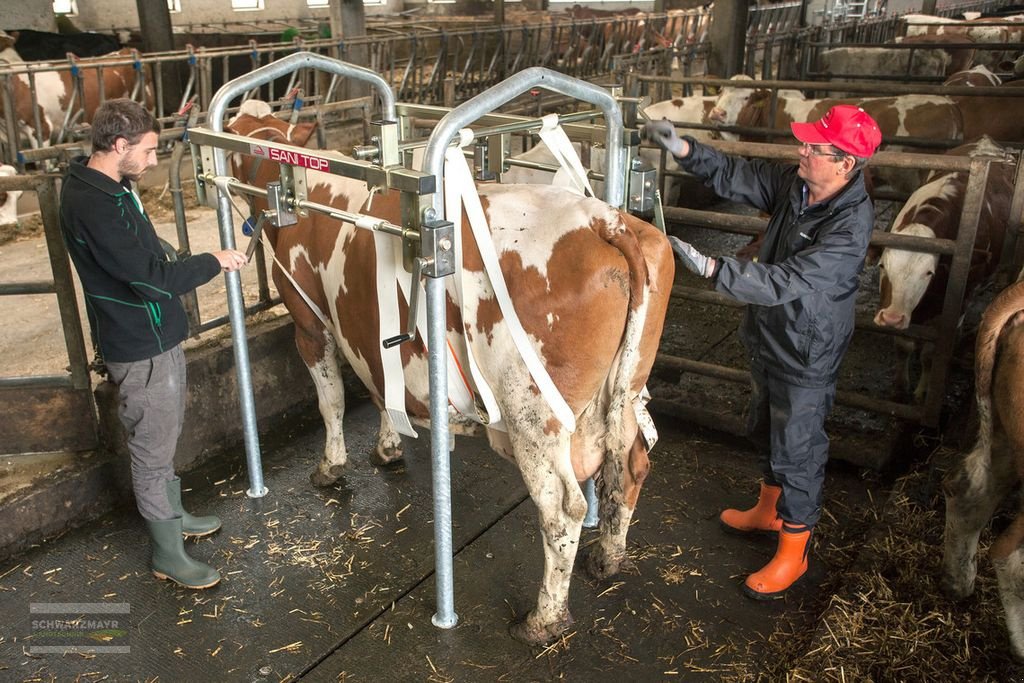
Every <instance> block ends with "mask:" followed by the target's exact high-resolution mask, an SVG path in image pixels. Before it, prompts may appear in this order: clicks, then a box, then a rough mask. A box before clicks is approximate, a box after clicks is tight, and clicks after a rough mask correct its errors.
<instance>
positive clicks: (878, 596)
mask: <svg viewBox="0 0 1024 683" xmlns="http://www.w3.org/2000/svg"><path fill="white" fill-rule="evenodd" d="M954 457H958V456H957V454H956V452H955V451H953V450H952V449H950V448H948V447H939V448H937V449H935V451H934V452H933V453H932V457H930V458H929V461H928V462H926V463H923V464H922V465H920V466H919V468H918V469H917V470H916V471H914V472H912V473H910V474H907V475H905V476H903V477H902V478H900V479H898V480H897V481H896V483H895V485H894V487H893V490H892V493H891V495H890V497H889V500H888V503H887V504H886V507H885V510H884V512H883V515H882V519H881V520H879V523H877V524H876V523H875V521H874V520H872V519H870V517H871V512H870V511H865V513H864V517H865V518H864V520H863V521H864V523H865V524H867V525H869V529H868V533H867V536H866V538H865V539H864V542H863V543H853V544H852V545H849V546H841V545H836V544H835V543H834V540H835V539H834V538H833V534H834V532H835V531H836V530H835V529H834V528H832V525H831V523H829V524H828V525H826V524H825V520H824V519H823V521H822V524H821V525H820V529H821V532H822V533H821V534H820V535H819V538H818V541H819V543H818V546H817V548H816V549H815V551H814V553H815V554H817V555H819V556H820V555H822V554H823V553H828V556H829V560H830V563H833V562H834V564H833V566H834V567H836V569H834V570H833V571H831V572H830V573H829V576H828V579H827V582H828V584H830V585H828V584H827V585H825V586H823V587H822V588H823V589H822V590H821V591H820V592H819V593H818V594H819V595H821V596H822V600H827V604H822V605H818V606H813V605H807V606H805V607H807V608H810V609H820V610H821V618H820V619H819V620H818V622H817V626H816V627H815V629H814V630H813V631H808V630H807V629H806V628H805V627H804V626H803V624H805V623H806V620H805V619H800V618H794V619H793V620H792V621H786V620H784V621H781V622H780V623H779V625H778V627H777V628H776V630H775V632H774V633H772V635H771V636H770V637H769V639H768V643H767V649H766V650H765V651H764V654H762V656H761V658H760V661H757V660H753V659H747V660H746V661H747V662H748V663H747V664H745V666H743V667H739V668H740V669H741V670H738V671H736V673H735V675H730V676H728V677H727V678H726V680H734V681H760V680H772V681H816V682H817V681H843V682H846V681H850V682H852V681H876V682H879V683H881V682H883V681H886V682H888V681H900V682H902V681H929V682H931V681H1014V680H1022V678H1024V667H1022V666H1020V665H1018V664H1016V663H1015V662H1014V661H1013V659H1012V657H1011V655H1010V649H1009V647H1010V646H1009V640H1008V638H1007V635H1006V628H1005V624H1004V622H1003V612H1002V606H1001V604H1000V602H999V594H998V586H997V584H996V579H995V573H994V571H993V570H992V566H991V564H990V563H989V562H988V557H987V553H988V547H989V545H990V544H991V542H992V540H993V532H992V531H991V530H988V531H986V532H984V533H983V534H982V538H981V544H980V548H979V563H978V579H977V582H976V587H975V593H974V595H973V596H971V597H970V598H968V599H967V600H965V601H963V602H962V603H956V602H954V601H952V600H951V599H949V598H947V597H946V596H945V595H944V594H943V592H942V590H941V585H940V580H941V563H942V531H943V524H944V516H943V515H944V511H943V505H944V503H943V498H942V492H941V487H939V486H937V482H938V481H939V478H938V477H937V476H936V474H937V473H938V474H939V475H941V467H939V468H938V470H937V469H936V464H937V463H939V462H942V461H947V462H948V461H949V459H951V458H954ZM826 519H827V518H826ZM1008 521H1009V519H1008V518H1007V517H1006V516H1005V515H1004V516H997V519H996V521H995V524H994V526H995V527H996V528H997V529H1001V528H1002V527H1004V526H1005V525H1006V524H1007V523H1008ZM822 541H824V546H823V545H822V544H821V542H822ZM840 565H845V566H846V568H845V569H838V567H839V566H840ZM762 646H763V644H762Z"/></svg>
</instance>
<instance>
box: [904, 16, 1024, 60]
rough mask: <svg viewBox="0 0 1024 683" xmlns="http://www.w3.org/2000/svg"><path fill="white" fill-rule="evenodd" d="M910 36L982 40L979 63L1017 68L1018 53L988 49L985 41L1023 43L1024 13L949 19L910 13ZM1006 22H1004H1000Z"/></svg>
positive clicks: (977, 55) (905, 19)
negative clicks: (1014, 66) (1014, 62)
mask: <svg viewBox="0 0 1024 683" xmlns="http://www.w3.org/2000/svg"><path fill="white" fill-rule="evenodd" d="M902 19H903V21H904V22H905V23H906V35H907V36H908V37H909V36H943V35H948V36H962V37H964V38H965V39H967V40H965V41H964V42H968V41H971V42H974V43H978V47H977V48H976V50H977V52H976V55H975V62H976V63H978V64H984V65H985V66H987V67H990V68H993V69H995V70H996V71H1009V70H1010V69H1012V68H1013V60H1014V59H1016V54H1015V53H1013V52H1011V51H1007V50H1002V49H998V48H993V49H984V48H985V46H984V45H983V44H984V43H989V44H995V45H1003V44H1005V43H1019V42H1021V40H1022V39H1024V15H1020V14H1017V15H1011V16H1006V17H983V18H977V19H965V20H957V19H948V18H945V17H933V16H930V15H926V14H907V15H904V16H903V17H902ZM1000 24H1002V25H1000Z"/></svg>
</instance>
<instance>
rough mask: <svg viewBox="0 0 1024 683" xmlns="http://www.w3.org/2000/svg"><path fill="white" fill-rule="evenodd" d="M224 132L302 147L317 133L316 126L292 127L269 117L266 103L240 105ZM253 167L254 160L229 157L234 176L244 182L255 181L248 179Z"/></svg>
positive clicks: (298, 125)
mask: <svg viewBox="0 0 1024 683" xmlns="http://www.w3.org/2000/svg"><path fill="white" fill-rule="evenodd" d="M249 112H253V113H249ZM226 130H227V131H228V132H231V133H234V134H236V135H245V136H246V137H252V138H257V139H259V140H268V141H270V142H283V143H285V144H289V145H295V146H297V147H304V146H305V145H306V143H307V142H308V141H309V138H310V137H311V136H312V135H313V132H314V131H315V130H316V122H315V121H314V122H310V123H296V124H291V123H288V122H287V121H282V120H281V119H279V118H277V117H276V116H274V115H273V113H271V109H270V105H268V104H266V103H265V102H260V101H259V100H246V101H245V102H243V103H242V107H241V108H240V109H239V111H238V114H236V115H235V116H234V117H233V118H232V119H231V120H230V121H228V125H227V126H226ZM255 163H256V161H255V160H254V158H253V157H250V156H247V155H241V154H232V155H231V166H232V169H233V171H234V174H235V176H237V177H239V178H241V179H242V180H243V181H244V182H254V181H255V178H252V177H250V176H251V174H252V171H253V169H254V164H255ZM272 168H276V167H272ZM275 172H276V171H275Z"/></svg>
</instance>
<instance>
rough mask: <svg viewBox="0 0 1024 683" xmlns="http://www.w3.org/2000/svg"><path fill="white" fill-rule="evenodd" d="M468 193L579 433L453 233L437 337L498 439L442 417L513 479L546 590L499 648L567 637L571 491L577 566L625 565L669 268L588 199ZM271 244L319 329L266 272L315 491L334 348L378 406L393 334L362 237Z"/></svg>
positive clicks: (338, 468) (249, 127) (338, 412)
mask: <svg viewBox="0 0 1024 683" xmlns="http://www.w3.org/2000/svg"><path fill="white" fill-rule="evenodd" d="M229 129H230V130H232V131H233V132H236V133H239V134H243V135H247V134H250V133H254V134H256V135H257V136H258V137H261V138H269V139H272V140H278V141H282V142H283V141H287V142H289V143H291V144H295V145H303V144H305V142H306V140H308V138H309V136H310V134H311V133H312V131H313V125H311V124H298V125H295V126H291V127H289V126H288V124H287V123H286V122H283V121H281V120H279V119H277V118H274V117H263V118H258V119H257V118H253V117H251V116H248V115H239V116H238V117H237V118H236V119H234V120H233V121H232V122H231V123H230V124H229ZM250 162H251V160H249V159H244V160H242V159H235V160H234V163H235V171H236V174H237V175H238V176H239V177H242V178H249V177H250V173H252V167H251V163H250ZM278 173H279V171H278V169H277V168H276V164H274V163H270V162H267V161H266V160H264V162H263V163H262V164H260V165H259V167H258V169H256V172H255V177H254V178H253V179H252V180H250V182H252V183H253V184H255V185H263V184H264V183H266V182H267V181H268V180H270V179H272V178H276V177H277V176H278ZM306 181H307V183H306V184H307V187H308V192H309V199H310V200H312V201H315V202H319V203H321V204H327V205H331V206H335V207H338V208H343V209H346V210H349V211H360V210H362V211H370V209H371V208H372V214H373V215H375V216H378V217H380V218H385V219H388V220H391V221H393V222H395V223H399V224H400V223H401V222H402V220H401V214H400V206H399V201H398V200H399V197H398V193H397V192H391V193H389V194H385V195H377V196H376V197H375V198H374V199H373V201H372V205H371V204H370V196H369V193H368V191H367V189H366V186H365V184H364V183H363V182H361V181H354V180H349V179H345V178H340V177H337V176H328V175H324V174H320V173H317V172H314V171H307V175H306ZM479 193H480V198H481V201H482V204H483V207H484V211H485V213H486V215H487V218H488V221H489V224H490V230H491V233H492V237H493V240H494V245H495V249H496V251H497V253H498V256H499V261H500V266H501V270H502V272H503V274H504V278H505V281H506V283H507V285H508V289H509V292H510V294H511V297H512V300H513V302H514V304H515V309H516V311H517V312H518V314H519V316H520V321H521V323H522V325H523V328H524V329H525V330H526V332H527V334H528V336H529V338H530V342H531V343H532V345H533V347H534V348H535V349H536V352H537V354H538V356H539V357H540V359H541V360H542V362H543V364H544V366H545V367H546V369H547V371H548V373H549V375H550V377H551V379H552V381H553V382H554V385H555V386H556V387H557V388H558V390H559V391H560V392H561V394H562V396H563V397H564V399H565V401H566V402H567V403H568V405H569V407H570V408H571V410H572V414H573V415H574V416H575V420H576V430H575V432H571V431H570V430H569V429H567V428H566V427H565V426H564V424H563V423H562V422H560V420H559V419H557V418H556V416H555V413H554V411H553V409H552V408H551V407H550V405H549V404H548V402H547V401H546V400H545V399H544V398H543V397H542V396H541V395H540V393H539V391H538V389H537V385H536V384H535V383H534V381H533V379H532V378H531V375H530V374H529V372H528V370H527V368H526V365H525V362H524V361H523V359H522V358H521V357H520V356H519V355H518V353H516V352H515V351H514V347H513V346H512V345H511V342H510V335H509V328H508V324H507V323H506V321H505V319H504V317H503V315H502V313H501V310H500V308H499V306H498V304H497V303H496V299H495V296H494V292H493V290H492V287H491V284H490V280H489V279H488V278H487V277H485V276H484V274H483V270H482V261H481V257H480V252H479V250H478V248H477V246H476V243H475V242H474V240H473V238H472V233H470V232H469V231H468V228H464V230H463V234H462V240H463V241H462V244H463V247H462V249H463V256H464V258H463V267H464V268H465V271H466V276H465V277H463V278H462V282H463V283H464V292H465V296H464V299H463V304H462V306H461V307H460V306H458V305H457V304H456V301H457V299H455V298H454V297H455V294H454V283H453V279H454V278H448V280H447V284H448V286H449V290H448V296H449V301H448V307H447V308H448V340H449V343H450V344H451V346H452V348H453V349H465V348H466V347H467V345H468V346H469V347H471V348H472V351H473V355H474V357H475V358H476V362H477V364H478V366H479V368H480V371H481V373H482V375H483V377H484V378H485V379H486V381H487V383H488V384H489V386H490V387H491V389H492V390H493V393H494V395H495V400H496V401H497V403H498V405H499V407H500V409H501V412H502V417H503V418H504V421H505V425H506V427H507V431H499V430H498V429H495V428H493V427H491V426H487V427H482V426H480V425H479V424H476V423H475V422H471V421H470V420H468V418H465V417H461V416H458V415H457V414H452V411H449V413H450V415H452V418H453V429H454V428H455V427H458V428H459V429H465V430H474V431H477V432H483V433H485V434H486V436H487V438H488V440H489V442H490V444H491V446H492V447H493V448H494V449H495V450H496V451H497V452H499V453H500V454H502V455H504V456H506V457H509V458H511V459H512V460H513V461H514V462H515V463H516V464H517V465H518V467H519V470H520V472H521V473H522V476H523V480H524V481H525V483H526V486H527V488H528V490H529V492H530V495H531V497H532V498H533V501H534V502H535V503H536V505H537V509H538V512H539V515H540V526H541V532H542V535H543V539H544V555H545V564H544V577H543V580H542V584H541V588H540V592H539V596H538V599H537V604H536V607H535V608H534V609H533V610H532V611H531V612H530V613H529V614H528V615H527V617H526V619H525V621H524V622H522V623H520V624H517V625H516V626H515V627H513V635H514V636H515V637H517V638H519V639H521V640H524V641H526V642H530V643H542V642H545V641H548V640H549V639H551V638H553V637H555V636H557V635H558V634H560V633H561V632H563V631H564V630H565V629H566V628H568V626H569V625H570V623H571V617H570V614H569V608H568V590H569V581H570V577H571V574H572V568H573V561H574V558H575V556H576V552H577V549H578V544H579V537H580V529H581V525H582V521H583V517H584V514H585V512H586V508H587V505H586V502H585V500H584V497H583V494H582V492H581V489H580V486H579V482H580V481H583V480H585V479H586V478H588V477H591V476H592V475H594V474H598V481H599V484H598V491H599V496H600V500H601V503H600V510H601V539H600V541H599V542H598V543H597V544H596V545H595V547H594V550H593V551H592V553H591V554H590V557H589V559H588V567H589V569H590V570H591V572H592V573H593V574H594V575H595V576H599V577H605V576H610V575H611V574H614V573H615V572H617V571H618V569H619V565H620V563H621V562H622V561H623V559H624V557H625V542H626V532H627V529H628V527H629V521H630V518H631V516H632V513H633V509H634V508H635V505H636V502H637V496H638V495H639V493H640V487H641V485H642V483H643V480H644V477H645V476H646V474H647V471H648V469H649V461H648V458H647V449H646V446H645V442H644V441H643V439H642V437H641V435H640V433H639V431H638V427H637V418H636V413H635V412H634V408H635V405H636V401H637V400H639V394H640V392H641V390H642V387H643V385H644V383H645V382H646V380H647V376H648V373H649V372H650V369H651V365H652V364H653V362H654V356H655V353H656V350H657V346H658V341H659V339H660V337H661V331H662V325H663V323H664V316H665V310H666V307H667V302H668V297H669V294H670V291H671V287H672V278H673V275H674V264H673V258H672V251H671V249H670V247H669V244H668V241H667V240H666V238H665V236H664V235H663V234H662V233H661V232H660V231H658V230H657V229H656V228H654V227H653V226H650V225H648V224H647V223H644V222H643V221H640V220H639V219H636V218H634V217H632V216H629V215H628V214H625V213H623V212H620V211H618V210H616V209H612V208H611V207H609V206H608V205H607V204H605V203H604V202H602V201H600V200H597V199H593V198H585V197H582V196H579V195H577V194H574V193H572V192H571V191H569V190H567V189H564V188H558V187H551V186H543V185H525V186H524V185H499V184H485V185H481V186H479ZM265 207H266V203H265V202H264V201H263V200H261V199H257V200H256V202H255V207H254V208H255V209H257V210H259V209H262V208H265ZM463 225H464V226H465V225H467V223H466V221H465V220H464V222H463ZM268 236H269V238H270V241H271V242H272V243H273V248H274V253H275V254H276V257H277V259H278V260H279V261H280V262H281V263H283V264H285V267H287V268H288V269H289V271H290V272H291V275H292V276H293V277H294V279H295V281H296V282H298V283H299V285H300V286H301V287H302V288H303V290H304V291H305V294H306V295H307V296H309V297H310V298H311V299H312V300H313V301H314V302H315V303H316V305H317V306H318V307H319V308H320V309H321V310H322V311H324V312H325V313H326V315H327V316H329V320H330V328H329V329H328V328H326V327H325V326H324V325H323V324H322V323H321V322H320V321H319V319H318V318H317V317H316V316H315V315H314V313H313V312H312V311H311V310H310V308H309V307H308V306H307V304H306V303H304V301H303V300H302V299H301V298H300V295H299V294H298V293H297V291H296V288H295V286H293V284H292V283H291V282H290V281H289V280H288V279H286V278H285V277H284V275H283V273H282V272H281V270H280V268H279V267H275V269H274V281H275V283H276V285H277V287H278V290H279V291H280V292H281V296H282V299H283V300H284V302H285V304H286V305H287V307H288V310H289V311H290V312H291V314H292V317H293V318H294V320H295V339H296V345H297V346H298V350H299V354H300V355H301V356H302V358H303V360H304V361H305V363H306V365H307V366H308V367H309V370H310V374H311V376H312V378H313V381H314V383H315V384H316V388H317V393H318V398H319V402H320V411H321V414H322V416H323V418H324V423H325V425H326V431H327V441H326V447H325V452H324V458H323V461H322V462H321V463H320V465H319V466H318V468H317V470H316V472H315V473H314V474H313V476H312V477H311V478H312V479H313V481H314V483H317V484H321V485H326V484H330V483H332V482H334V481H335V480H337V479H338V478H339V477H340V476H341V475H342V473H343V470H344V467H345V463H346V461H347V459H348V454H347V452H346V449H345V440H344V435H343V434H342V417H343V414H344V394H343V387H342V382H341V374H340V370H339V365H338V361H339V358H338V351H339V350H340V352H341V354H342V355H343V356H344V358H345V360H346V361H348V363H349V364H350V365H351V367H352V369H353V370H354V371H355V373H356V374H357V375H358V376H359V378H360V380H362V382H363V383H364V384H365V385H366V387H367V389H368V390H369V392H370V395H371V397H372V399H373V401H374V403H376V404H377V406H378V407H382V406H383V405H384V395H385V388H384V384H383V374H382V373H383V362H384V361H383V352H382V348H381V342H380V340H381V337H382V333H384V334H391V333H393V332H395V329H391V325H397V324H400V323H397V322H392V323H390V324H389V325H387V327H388V329H384V330H381V320H380V318H381V316H380V313H379V311H378V284H377V282H378V281H377V274H376V266H375V264H376V247H375V244H374V235H373V234H371V233H370V232H369V231H366V230H359V229H356V228H355V227H354V226H352V225H351V224H348V223H340V222H338V221H336V220H333V219H331V218H328V217H327V216H325V215H322V214H315V215H310V216H309V217H308V218H302V219H300V221H299V223H298V224H297V225H295V226H290V227H287V228H282V229H280V230H277V229H273V228H270V229H269V232H268ZM400 275H401V277H403V278H405V277H408V276H407V274H404V273H402V274H400ZM396 298H397V299H398V301H397V304H398V306H399V310H400V311H401V312H402V315H403V316H404V312H405V310H406V303H405V300H404V298H402V297H401V295H400V294H398V295H396ZM399 352H400V354H401V363H402V365H403V367H404V371H405V377H406V389H407V390H406V394H405V396H406V407H407V411H408V413H409V415H410V417H411V418H412V419H413V421H414V423H416V424H419V425H426V424H427V420H428V418H429V414H428V412H427V406H428V403H429V397H428V393H427V389H428V382H427V362H426V355H425V351H424V347H423V344H422V342H421V341H420V340H416V341H414V342H408V343H405V344H403V345H401V346H400V347H399ZM463 367H467V366H465V365H463ZM401 454H402V443H401V440H400V439H399V436H398V433H397V432H396V431H395V428H394V426H393V424H392V422H391V420H390V418H389V417H388V413H387V411H385V410H382V411H381V429H380V434H379V439H378V444H377V448H376V453H375V459H376V460H377V461H378V462H391V461H394V460H396V459H397V458H400V457H401Z"/></svg>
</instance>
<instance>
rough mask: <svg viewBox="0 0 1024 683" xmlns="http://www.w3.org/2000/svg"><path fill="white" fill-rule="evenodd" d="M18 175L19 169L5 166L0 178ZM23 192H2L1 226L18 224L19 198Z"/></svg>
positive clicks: (0, 194) (1, 167)
mask: <svg viewBox="0 0 1024 683" xmlns="http://www.w3.org/2000/svg"><path fill="white" fill-rule="evenodd" d="M15 175H18V169H16V168H14V167H13V166H8V165H7V164H3V165H2V166H0V178H6V177H10V176H15ZM20 196H21V190H7V191H6V192H5V191H3V190H0V225H14V224H15V223H17V222H18V197H20Z"/></svg>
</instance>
